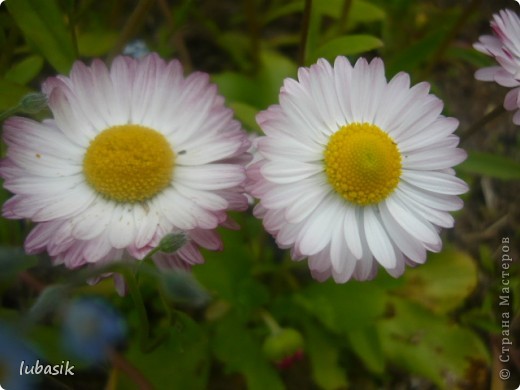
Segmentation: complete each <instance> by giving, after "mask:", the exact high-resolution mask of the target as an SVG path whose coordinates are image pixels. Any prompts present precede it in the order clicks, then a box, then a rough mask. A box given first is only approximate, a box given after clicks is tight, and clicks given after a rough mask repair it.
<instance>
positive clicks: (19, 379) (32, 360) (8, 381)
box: [0, 322, 37, 390]
mask: <svg viewBox="0 0 520 390" xmlns="http://www.w3.org/2000/svg"><path fill="white" fill-rule="evenodd" d="M36 360H37V356H36V353H35V352H34V351H33V350H32V349H31V347H30V346H29V345H28V344H27V343H26V342H25V341H24V340H22V339H21V338H20V337H19V336H18V335H17V334H16V332H15V331H14V330H13V329H11V328H10V327H9V326H7V325H6V324H5V323H2V322H0V385H1V386H2V387H3V388H4V389H6V390H13V389H16V390H26V389H32V388H34V384H35V381H36V380H37V377H36V376H34V375H20V365H21V364H22V362H23V364H24V366H33V365H34V364H36Z"/></svg>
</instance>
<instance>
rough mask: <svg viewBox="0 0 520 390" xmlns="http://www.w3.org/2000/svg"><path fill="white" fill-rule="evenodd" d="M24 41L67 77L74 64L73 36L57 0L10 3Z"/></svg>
mask: <svg viewBox="0 0 520 390" xmlns="http://www.w3.org/2000/svg"><path fill="white" fill-rule="evenodd" d="M6 5H7V9H8V10H9V13H10V14H11V15H12V17H13V19H14V20H15V22H16V24H17V25H18V27H20V30H22V33H23V35H24V36H25V39H26V40H27V42H28V43H29V44H31V45H32V46H33V47H34V50H35V51H37V52H39V53H41V54H42V55H43V56H44V57H45V58H46V59H47V61H49V63H50V64H51V65H52V66H53V67H54V68H55V69H56V70H57V71H58V72H60V73H68V71H69V70H70V67H71V65H72V62H73V61H74V48H73V45H72V39H71V36H70V35H69V33H68V29H67V26H66V25H65V19H64V15H63V14H62V12H61V10H60V8H59V7H58V4H57V2H56V0H16V1H7V2H6Z"/></svg>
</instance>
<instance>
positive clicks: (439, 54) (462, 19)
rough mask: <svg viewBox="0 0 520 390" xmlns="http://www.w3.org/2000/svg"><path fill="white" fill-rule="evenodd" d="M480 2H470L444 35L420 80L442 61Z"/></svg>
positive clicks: (426, 76)
mask: <svg viewBox="0 0 520 390" xmlns="http://www.w3.org/2000/svg"><path fill="white" fill-rule="evenodd" d="M480 1H481V0H472V1H471V2H470V3H468V5H467V6H466V8H465V9H464V10H463V11H462V13H461V14H460V16H459V18H458V19H457V21H456V22H455V24H454V25H453V27H452V28H451V30H450V31H449V32H448V33H447V34H446V36H445V37H444V39H443V40H442V42H441V44H440V45H439V46H438V47H437V50H435V52H434V53H433V55H432V59H431V60H430V61H429V62H428V65H427V66H426V68H425V69H424V71H423V72H422V77H421V78H422V79H426V78H428V76H429V75H430V73H431V72H432V71H433V69H434V68H435V66H437V64H438V63H439V62H440V61H441V60H442V58H443V57H444V54H445V53H446V51H447V50H448V48H449V47H450V44H451V42H452V41H453V40H454V39H455V37H456V36H457V34H458V33H459V31H460V30H461V29H462V27H464V25H465V24H466V22H467V21H468V19H469V17H470V15H471V14H472V13H473V12H474V11H475V10H476V9H477V8H478V6H479V4H480Z"/></svg>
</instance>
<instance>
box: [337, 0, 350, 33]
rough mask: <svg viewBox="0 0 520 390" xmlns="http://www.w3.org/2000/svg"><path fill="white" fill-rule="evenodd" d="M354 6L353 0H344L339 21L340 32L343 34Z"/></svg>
mask: <svg viewBox="0 0 520 390" xmlns="http://www.w3.org/2000/svg"><path fill="white" fill-rule="evenodd" d="M351 8H352V0H344V1H343V8H341V15H340V17H339V21H338V32H339V34H342V33H343V31H345V29H346V27H347V21H348V16H349V14H350V9H351Z"/></svg>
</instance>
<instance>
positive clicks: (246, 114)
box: [229, 102, 262, 134]
mask: <svg viewBox="0 0 520 390" xmlns="http://www.w3.org/2000/svg"><path fill="white" fill-rule="evenodd" d="M229 107H230V108H231V109H233V111H234V112H235V117H236V118H237V119H238V120H239V121H240V122H241V123H242V124H243V125H244V127H245V128H246V129H248V130H252V131H254V132H257V133H259V134H260V133H262V130H261V129H260V126H258V124H257V123H256V114H257V113H258V109H256V108H255V107H252V106H250V105H249V104H246V103H242V102H233V103H231V104H229Z"/></svg>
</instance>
